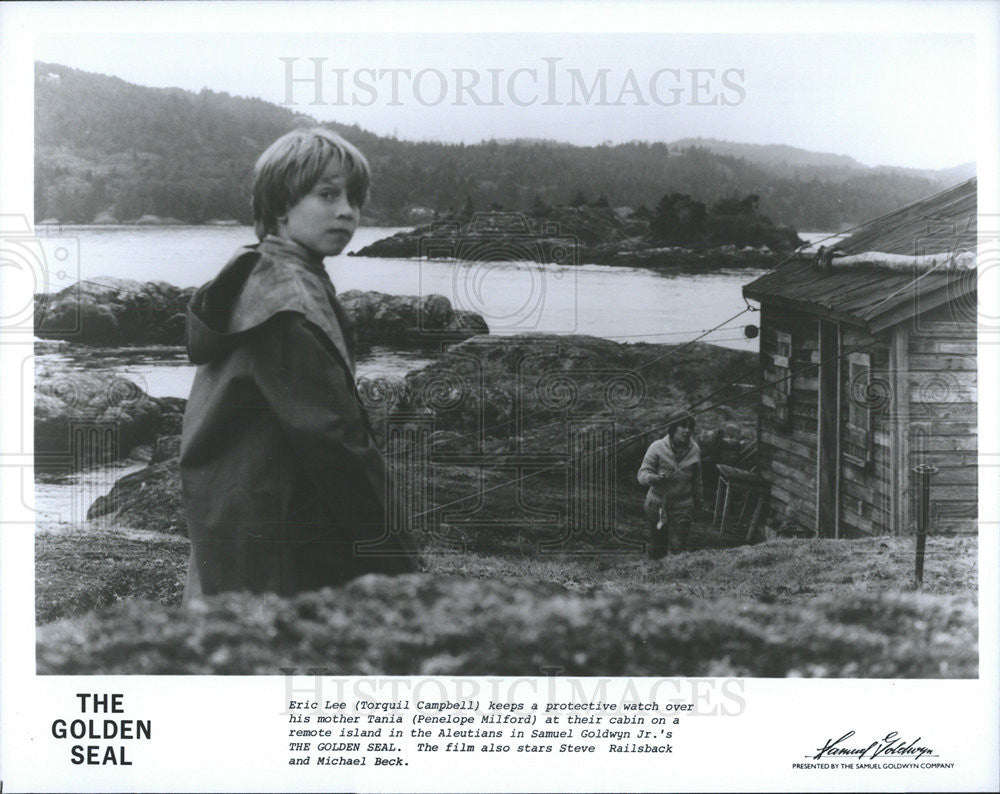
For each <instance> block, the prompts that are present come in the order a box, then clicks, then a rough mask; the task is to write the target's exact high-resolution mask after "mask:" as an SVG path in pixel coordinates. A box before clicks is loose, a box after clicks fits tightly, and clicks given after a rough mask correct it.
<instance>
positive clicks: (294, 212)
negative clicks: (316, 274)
mask: <svg viewBox="0 0 1000 794" xmlns="http://www.w3.org/2000/svg"><path fill="white" fill-rule="evenodd" d="M360 220H361V209H360V208H359V207H356V206H354V205H353V204H351V202H350V201H348V200H347V174H346V173H345V172H344V171H343V170H342V169H341V166H340V164H339V163H334V162H331V163H330V165H328V166H327V167H326V170H325V171H324V172H323V174H322V176H320V178H319V181H317V182H316V184H315V185H313V188H312V190H310V191H309V192H308V193H306V195H304V196H303V197H302V198H300V199H299V200H298V202H296V203H295V204H294V205H293V206H291V207H290V208H289V209H288V213H287V214H286V215H285V216H284V217H282V218H279V219H278V236H279V237H284V238H285V239H287V240H292V241H294V242H296V243H298V244H299V245H301V246H303V247H305V248H307V249H309V250H310V251H311V252H313V253H314V254H316V255H317V256H318V257H319V258H323V257H324V256H336V255H337V254H339V253H340V252H341V251H343V250H344V246H346V245H347V244H348V243H349V242H350V241H351V237H352V236H353V235H354V231H355V229H357V228H358V222H359V221H360Z"/></svg>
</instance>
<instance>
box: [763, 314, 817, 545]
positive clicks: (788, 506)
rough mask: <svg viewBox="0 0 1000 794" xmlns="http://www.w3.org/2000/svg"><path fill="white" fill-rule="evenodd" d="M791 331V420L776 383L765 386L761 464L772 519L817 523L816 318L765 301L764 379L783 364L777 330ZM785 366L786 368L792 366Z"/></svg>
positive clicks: (773, 377)
mask: <svg viewBox="0 0 1000 794" xmlns="http://www.w3.org/2000/svg"><path fill="white" fill-rule="evenodd" d="M779 333H786V334H789V335H790V336H791V352H792V355H791V360H790V362H789V364H790V367H789V370H790V372H791V374H792V378H791V391H790V394H789V395H788V402H787V410H788V418H787V420H781V419H779V417H778V412H777V409H776V406H775V401H776V398H777V394H776V392H777V387H776V385H775V386H769V387H767V388H765V390H764V393H763V395H762V400H761V402H762V404H761V411H760V416H759V419H758V434H757V435H758V444H757V448H758V460H759V468H760V471H761V473H762V475H763V476H764V478H765V479H766V480H767V482H768V484H769V485H770V494H771V499H770V509H769V515H768V523H769V524H770V525H772V526H775V527H779V526H781V525H783V524H786V523H788V524H792V525H794V526H798V527H804V528H813V527H815V525H816V432H817V428H816V423H817V396H818V395H817V389H818V380H817V372H816V366H815V365H816V363H817V362H818V361H819V348H818V330H817V323H816V318H815V317H811V316H809V315H806V314H800V313H797V312H792V311H786V310H782V309H776V308H775V307H773V306H770V305H767V304H765V305H762V306H761V335H760V357H761V368H762V371H763V373H764V380H765V382H766V383H774V382H775V381H776V379H777V378H778V377H779V376H780V375H781V373H782V368H781V367H780V366H776V365H775V357H776V356H777V355H778V353H777V348H778V334H779ZM789 370H786V371H789Z"/></svg>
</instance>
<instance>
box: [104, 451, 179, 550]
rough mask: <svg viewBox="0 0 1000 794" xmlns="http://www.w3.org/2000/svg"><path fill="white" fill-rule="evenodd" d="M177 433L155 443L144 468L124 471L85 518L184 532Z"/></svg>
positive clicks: (176, 532)
mask: <svg viewBox="0 0 1000 794" xmlns="http://www.w3.org/2000/svg"><path fill="white" fill-rule="evenodd" d="M171 449H176V450H177V451H178V452H179V451H180V436H169V437H167V438H165V439H162V440H161V442H158V443H157V447H156V450H155V451H154V453H153V459H152V461H151V462H150V464H149V465H148V466H146V468H144V469H141V470H140V471H137V472H133V473H132V474H127V475H125V476H124V477H122V478H121V479H120V480H118V481H117V482H116V483H115V484H114V486H113V487H112V488H111V490H110V491H109V492H108V493H107V494H105V495H104V496H101V497H98V499H97V500H96V501H95V502H94V503H93V504H92V505H91V506H90V509H89V510H88V511H87V518H88V519H90V520H93V519H97V518H104V519H105V520H106V521H107V522H109V523H111V524H113V525H114V526H116V527H128V528H129V529H149V530H154V531H156V532H166V533H168V534H172V535H187V524H186V523H185V520H184V506H183V501H182V496H181V485H180V457H179V455H177V454H174V455H172V456H170V457H166V458H164V457H162V455H164V454H169V451H170V450H171Z"/></svg>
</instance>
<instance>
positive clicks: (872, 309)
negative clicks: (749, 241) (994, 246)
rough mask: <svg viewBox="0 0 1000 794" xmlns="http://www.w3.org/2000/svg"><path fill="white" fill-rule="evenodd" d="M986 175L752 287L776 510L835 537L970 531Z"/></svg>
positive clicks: (777, 516) (775, 518) (762, 438)
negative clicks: (922, 520)
mask: <svg viewBox="0 0 1000 794" xmlns="http://www.w3.org/2000/svg"><path fill="white" fill-rule="evenodd" d="M975 257H976V180H975V179H971V180H969V181H967V182H965V183H963V184H960V185H957V186H955V187H953V188H950V189H948V190H945V191H943V192H941V193H938V194H936V195H934V196H931V197H929V198H927V199H924V200H922V201H918V202H916V203H914V204H910V205H908V206H906V207H903V208H902V209H900V210H897V211H896V212H893V213H891V214H889V215H887V216H884V217H881V218H877V219H876V220H873V221H871V222H870V223H868V224H866V225H864V226H863V227H861V228H860V229H858V230H857V231H856V232H854V233H853V234H851V235H850V236H849V237H847V238H846V239H843V240H841V241H839V242H836V243H835V244H833V247H832V248H829V249H821V250H820V252H819V253H818V254H816V255H809V256H801V257H800V258H797V259H793V260H791V261H788V262H786V263H784V264H782V265H780V266H779V267H777V268H776V269H774V270H772V271H770V272H768V273H766V274H764V275H763V276H761V277H759V278H758V279H756V280H755V281H753V282H751V283H749V284H747V285H746V286H744V287H743V294H744V296H745V297H746V298H749V299H752V300H755V301H758V302H759V303H760V310H761V319H760V326H761V334H760V340H761V341H760V366H761V368H762V370H763V376H764V381H765V383H766V384H767V385H766V386H765V388H764V390H763V391H762V394H761V405H760V412H759V413H760V418H759V421H758V451H759V459H758V465H759V471H760V472H761V474H762V475H763V477H764V479H765V481H766V482H767V485H768V487H769V492H770V502H769V504H770V506H769V510H768V524H769V525H770V526H773V527H780V526H782V525H786V526H793V527H800V528H805V529H812V530H816V531H818V533H819V534H820V536H824V537H857V536H861V535H872V534H885V533H899V534H901V533H909V532H912V531H914V530H915V522H916V501H915V500H916V498H917V492H916V491H917V489H916V487H915V477H914V475H913V473H912V469H913V468H914V467H915V466H917V465H918V464H921V463H926V464H931V465H933V466H935V467H937V468H938V473H937V474H936V475H934V476H933V477H931V479H930V482H931V493H930V505H931V511H930V526H929V530H930V531H931V532H948V531H957V532H974V531H975V530H976V518H977V511H978V493H977V416H976V414H977V400H976V317H977V310H976V270H975V261H976V259H975Z"/></svg>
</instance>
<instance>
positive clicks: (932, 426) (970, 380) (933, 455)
mask: <svg viewBox="0 0 1000 794" xmlns="http://www.w3.org/2000/svg"><path fill="white" fill-rule="evenodd" d="M975 312H976V295H975V293H973V294H972V295H971V296H967V297H965V298H962V299H960V300H957V301H953V302H951V303H949V304H946V305H944V306H942V307H939V308H937V309H934V310H932V311H930V312H927V313H925V314H923V315H920V316H918V317H916V318H915V319H914V320H912V321H910V322H909V323H906V324H905V327H901V328H900V329H898V331H897V332H898V333H900V334H901V335H903V336H904V337H905V338H906V342H907V344H906V350H907V356H908V362H907V367H906V373H905V379H901V383H900V388H901V389H903V390H904V391H905V393H907V394H908V399H909V413H910V416H909V426H908V431H909V432H908V437H907V442H908V447H909V451H908V456H907V457H908V469H911V468H912V467H914V466H917V465H918V464H921V463H928V464H931V465H933V466H936V467H938V469H939V472H938V474H937V475H935V476H934V477H932V478H931V521H930V527H929V528H930V530H931V531H932V532H949V531H950V532H975V531H976V526H977V525H976V520H977V516H978V499H979V494H978V465H977V455H978V421H977V412H978V396H977V361H976V321H975V318H976V314H975ZM904 381H905V382H904ZM910 479H911V482H910V488H909V489H908V491H909V492H908V494H907V496H908V498H909V511H908V513H909V515H908V516H907V520H906V523H905V527H901V528H900V529H901V531H906V532H912V531H914V530H915V528H916V515H917V510H916V499H917V496H918V495H917V489H916V487H915V482H913V478H912V475H910Z"/></svg>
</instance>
